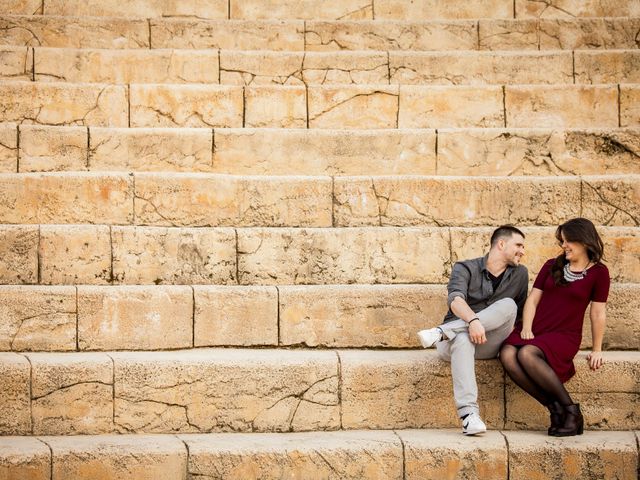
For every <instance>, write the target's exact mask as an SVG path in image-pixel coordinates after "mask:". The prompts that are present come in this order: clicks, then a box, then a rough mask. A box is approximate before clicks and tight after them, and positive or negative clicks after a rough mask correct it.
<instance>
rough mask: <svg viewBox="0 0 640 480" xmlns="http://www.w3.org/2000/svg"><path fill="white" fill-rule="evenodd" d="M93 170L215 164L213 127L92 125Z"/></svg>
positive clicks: (169, 168) (207, 166) (204, 167)
mask: <svg viewBox="0 0 640 480" xmlns="http://www.w3.org/2000/svg"><path fill="white" fill-rule="evenodd" d="M89 133H90V139H89V141H90V145H89V166H90V168H91V169H92V170H107V171H108V170H116V171H118V170H120V171H127V172H130V171H135V172H138V171H189V172H194V171H195V172H207V171H210V170H211V168H212V160H211V157H212V151H213V135H212V133H211V129H209V128H114V129H112V128H98V127H96V128H91V129H90V131H89Z"/></svg>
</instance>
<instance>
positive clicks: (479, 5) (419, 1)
mask: <svg viewBox="0 0 640 480" xmlns="http://www.w3.org/2000/svg"><path fill="white" fill-rule="evenodd" d="M512 17H513V2H511V1H508V0H491V1H481V0H472V1H468V0H467V1H465V0H453V1H448V2H440V1H438V0H416V1H412V2H406V1H404V0H376V1H375V18H376V19H378V20H381V19H396V20H418V19H419V20H433V19H441V18H442V19H462V18H473V19H475V18H512Z"/></svg>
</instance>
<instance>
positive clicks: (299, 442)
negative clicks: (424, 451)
mask: <svg viewBox="0 0 640 480" xmlns="http://www.w3.org/2000/svg"><path fill="white" fill-rule="evenodd" d="M179 438H180V439H181V440H183V441H184V442H185V443H186V444H187V446H188V448H189V474H190V475H192V476H193V477H197V478H203V479H211V478H225V479H228V480H243V479H247V478H260V479H263V480H276V479H281V478H323V479H332V480H336V479H351V480H360V479H371V480H374V479H375V480H378V479H380V480H383V479H385V480H387V479H388V480H391V479H394V480H395V479H399V478H402V471H403V468H402V465H403V460H402V444H401V443H400V440H399V439H398V437H397V436H396V435H395V434H394V433H393V432H367V431H357V432H322V433H320V432H310V433H288V434H274V433H262V434H259V433H252V434H246V433H232V434H213V435H180V437H179Z"/></svg>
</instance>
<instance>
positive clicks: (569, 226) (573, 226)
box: [551, 218, 604, 285]
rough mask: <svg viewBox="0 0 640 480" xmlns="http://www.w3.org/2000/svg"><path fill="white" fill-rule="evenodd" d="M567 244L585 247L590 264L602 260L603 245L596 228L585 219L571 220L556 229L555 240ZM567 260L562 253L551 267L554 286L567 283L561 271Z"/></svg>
mask: <svg viewBox="0 0 640 480" xmlns="http://www.w3.org/2000/svg"><path fill="white" fill-rule="evenodd" d="M563 236H564V238H565V239H566V240H567V241H568V242H578V243H581V244H583V245H584V246H585V248H586V249H587V255H588V256H589V260H590V261H591V262H592V263H599V262H600V261H601V260H602V259H603V258H604V244H603V243H602V239H601V238H600V235H598V231H597V230H596V227H595V226H594V225H593V223H592V222H591V220H587V219H586V218H573V219H571V220H569V221H568V222H565V223H563V224H562V225H560V226H559V227H558V228H557V229H556V239H557V240H558V243H559V244H560V245H562V237H563ZM567 262H568V260H567V259H566V258H565V256H564V252H562V253H561V254H560V255H558V257H557V258H556V261H555V262H554V263H553V266H552V267H551V275H552V276H553V280H554V282H555V284H556V285H563V284H566V283H568V282H567V281H566V280H565V279H564V273H563V269H564V266H565V264H566V263H567Z"/></svg>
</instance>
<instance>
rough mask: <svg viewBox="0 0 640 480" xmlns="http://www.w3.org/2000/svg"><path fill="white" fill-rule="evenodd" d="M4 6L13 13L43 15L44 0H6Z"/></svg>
mask: <svg viewBox="0 0 640 480" xmlns="http://www.w3.org/2000/svg"><path fill="white" fill-rule="evenodd" d="M2 6H3V7H4V9H5V13H7V14H11V15H42V0H4V1H3V2H2Z"/></svg>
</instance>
